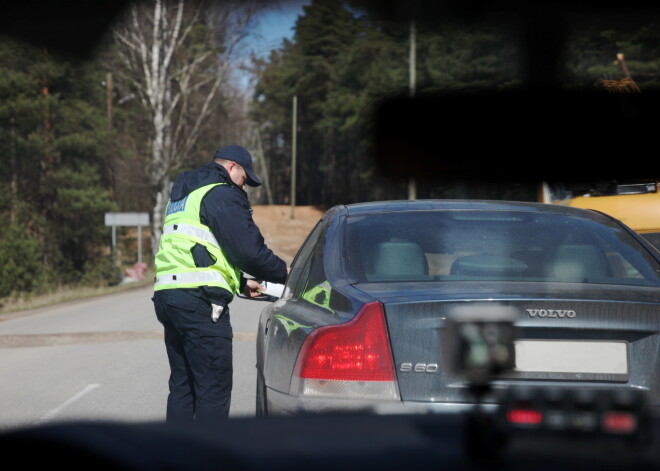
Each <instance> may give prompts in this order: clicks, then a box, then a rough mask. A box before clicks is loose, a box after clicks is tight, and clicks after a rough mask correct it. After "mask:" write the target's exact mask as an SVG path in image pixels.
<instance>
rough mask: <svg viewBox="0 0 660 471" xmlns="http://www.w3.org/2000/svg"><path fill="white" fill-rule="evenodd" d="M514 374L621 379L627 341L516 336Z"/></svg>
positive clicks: (539, 376) (586, 378)
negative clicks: (546, 338)
mask: <svg viewBox="0 0 660 471" xmlns="http://www.w3.org/2000/svg"><path fill="white" fill-rule="evenodd" d="M515 347H516V368H515V375H516V376H519V377H523V378H528V379H535V378H537V379H560V380H573V381H576V380H603V381H621V380H625V379H626V378H627V376H628V343H627V342H596V341H567V340H517V341H516V342H515Z"/></svg>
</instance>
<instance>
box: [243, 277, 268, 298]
mask: <svg viewBox="0 0 660 471" xmlns="http://www.w3.org/2000/svg"><path fill="white" fill-rule="evenodd" d="M264 289H266V288H264V287H263V286H261V285H260V284H259V283H257V281H256V280H246V283H245V287H244V288H243V295H244V296H247V297H248V298H257V297H259V296H263V293H262V291H263V290H264Z"/></svg>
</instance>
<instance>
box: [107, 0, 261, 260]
mask: <svg viewBox="0 0 660 471" xmlns="http://www.w3.org/2000/svg"><path fill="white" fill-rule="evenodd" d="M263 7H264V4H263V3H260V2H249V3H244V2H239V1H235V2H232V1H227V2H206V1H204V0H201V1H200V0H176V1H174V2H166V1H163V0H153V1H152V2H146V3H145V2H142V3H136V4H133V5H131V6H130V7H129V10H128V14H127V17H126V19H125V21H123V22H122V23H121V24H119V25H118V26H117V27H116V28H114V31H113V33H114V38H115V40H116V42H117V44H118V45H119V48H118V54H119V56H120V57H121V60H122V64H123V67H122V69H123V70H118V71H117V73H118V74H119V75H120V76H121V77H123V79H124V80H125V81H127V83H130V85H131V87H132V88H133V89H134V90H135V93H136V95H137V96H138V97H139V100H140V103H141V105H142V107H143V108H144V110H145V111H146V112H147V114H148V117H149V128H150V135H149V140H150V146H149V149H150V156H149V160H150V162H149V168H148V169H147V173H148V175H149V184H150V185H151V187H152V195H153V201H152V203H153V206H152V208H153V209H152V218H151V228H152V231H151V234H152V235H151V248H152V252H153V253H154V254H155V253H156V251H157V250H158V241H159V238H160V232H161V227H162V222H163V213H164V209H165V206H166V204H167V201H168V198H169V190H170V186H171V182H172V176H173V175H174V173H175V172H176V170H178V169H180V168H181V167H182V166H183V165H184V164H185V163H187V162H189V161H190V154H191V152H192V151H193V149H194V146H195V144H196V143H197V141H198V139H199V137H200V132H201V130H202V128H203V126H204V123H205V122H206V121H207V120H208V119H210V117H211V115H212V113H213V112H214V110H216V109H217V108H216V107H214V103H215V102H217V101H218V100H219V99H220V98H227V97H228V96H229V95H230V94H229V93H228V92H227V90H228V88H227V87H228V78H229V77H228V74H229V71H230V64H231V60H230V59H231V57H232V54H233V53H234V51H235V49H236V46H237V45H238V44H239V43H240V41H241V40H242V39H243V38H244V37H245V35H246V34H247V29H246V27H247V26H248V25H249V24H250V22H251V21H253V18H254V14H255V12H256V11H258V10H259V9H260V8H263Z"/></svg>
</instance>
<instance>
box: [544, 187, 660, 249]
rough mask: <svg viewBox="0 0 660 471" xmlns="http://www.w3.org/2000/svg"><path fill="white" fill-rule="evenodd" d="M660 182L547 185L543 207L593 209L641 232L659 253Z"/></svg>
mask: <svg viewBox="0 0 660 471" xmlns="http://www.w3.org/2000/svg"><path fill="white" fill-rule="evenodd" d="M659 187H660V182H657V181H647V182H633V183H618V182H597V183H592V184H589V185H587V184H581V185H576V184H573V185H572V187H568V186H567V185H561V184H544V185H543V192H542V196H541V199H542V201H543V202H544V203H553V204H561V205H565V206H574V207H576V208H585V209H594V210H596V211H601V212H603V213H605V214H609V215H610V216H613V217H615V218H617V219H619V220H620V221H621V222H623V223H624V224H626V225H627V226H628V227H630V228H631V229H633V230H634V231H636V232H638V233H639V234H641V235H642V236H644V238H646V239H647V240H648V241H649V242H651V244H653V245H654V246H655V247H656V248H657V249H658V250H660V188H659Z"/></svg>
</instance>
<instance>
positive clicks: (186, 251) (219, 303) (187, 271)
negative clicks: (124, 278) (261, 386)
mask: <svg viewBox="0 0 660 471" xmlns="http://www.w3.org/2000/svg"><path fill="white" fill-rule="evenodd" d="M260 184H261V181H260V180H259V178H258V177H257V176H256V175H255V173H254V169H253V165H252V156H251V155H250V153H249V152H248V151H247V149H245V148H244V147H241V146H237V145H229V146H224V147H221V148H220V149H218V151H217V152H216V153H215V155H214V158H213V161H211V162H208V163H207V164H205V165H202V166H201V167H198V168H196V169H194V170H191V171H189V172H184V173H182V174H181V175H179V177H177V179H176V180H175V182H174V185H173V186H172V190H171V193H170V201H169V203H168V205H167V210H166V213H165V222H164V224H163V233H162V235H161V239H160V248H159V251H158V253H157V254H156V282H155V286H154V297H153V301H154V306H155V310H156V315H157V317H158V320H159V321H160V323H161V324H162V325H163V327H164V330H165V346H166V349H167V355H168V359H169V364H170V379H169V395H168V398H167V417H166V418H167V421H168V422H182V421H193V420H196V421H213V420H218V419H224V418H227V417H228V414H229V405H230V401H231V388H232V328H231V324H230V320H229V303H230V302H231V301H232V299H233V297H234V295H235V294H237V293H239V292H241V293H243V294H244V295H246V296H249V297H257V296H259V295H260V293H259V291H258V290H260V289H261V286H260V285H259V283H258V282H257V281H255V280H253V279H245V277H244V276H243V273H249V274H250V275H251V276H253V277H255V278H257V279H261V280H266V281H270V282H273V283H284V282H285V280H286V276H287V272H288V270H287V267H286V263H285V262H284V260H282V259H281V258H279V257H277V256H276V255H275V254H274V253H273V252H272V250H270V249H269V248H268V247H267V246H266V245H265V243H264V238H263V236H262V235H261V232H260V231H259V228H258V227H257V226H256V224H255V223H254V221H253V219H252V210H251V208H250V204H249V201H248V198H247V193H246V192H245V185H249V186H259V185H260Z"/></svg>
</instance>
